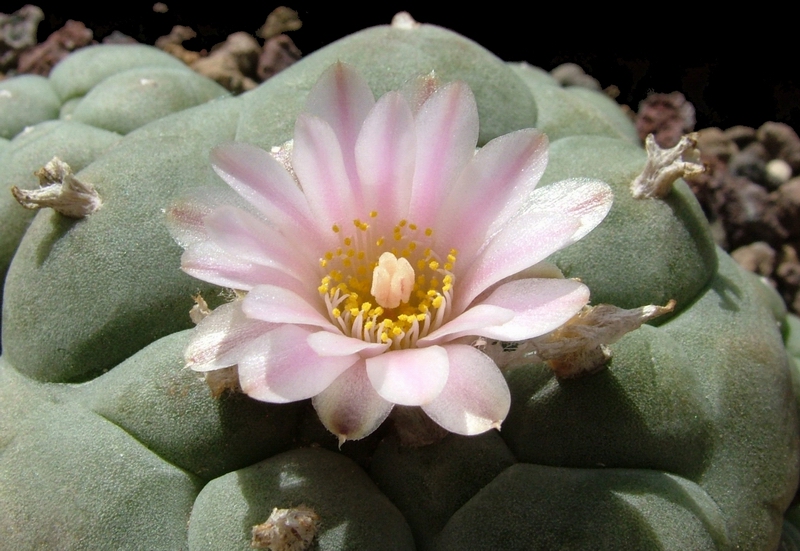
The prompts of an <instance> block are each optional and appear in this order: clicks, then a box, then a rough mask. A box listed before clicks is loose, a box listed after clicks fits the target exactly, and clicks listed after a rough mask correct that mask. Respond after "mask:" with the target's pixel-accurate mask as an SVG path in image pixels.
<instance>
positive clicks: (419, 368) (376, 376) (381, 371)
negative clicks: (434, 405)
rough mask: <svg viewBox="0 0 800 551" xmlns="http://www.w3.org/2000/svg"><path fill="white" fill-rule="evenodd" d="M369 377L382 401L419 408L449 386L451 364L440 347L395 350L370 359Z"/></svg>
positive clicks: (368, 364) (368, 361) (368, 362)
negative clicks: (447, 384)
mask: <svg viewBox="0 0 800 551" xmlns="http://www.w3.org/2000/svg"><path fill="white" fill-rule="evenodd" d="M366 362H367V375H368V376H369V380H370V381H371V382H372V386H373V387H375V390H376V391H377V392H378V394H380V395H381V397H382V398H384V399H386V400H389V401H390V402H392V403H393V404H400V405H403V406H419V405H422V404H427V403H429V402H431V400H433V399H434V398H436V397H437V396H438V395H439V393H440V392H441V391H442V389H443V388H444V385H445V383H446V382H447V374H448V371H449V364H448V360H447V353H446V352H445V350H444V349H443V348H442V347H441V346H429V347H427V348H410V349H405V350H392V351H391V352H385V353H383V354H381V355H380V356H375V357H374V358H368V359H367V360H366Z"/></svg>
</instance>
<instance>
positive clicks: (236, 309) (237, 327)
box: [184, 300, 275, 371]
mask: <svg viewBox="0 0 800 551" xmlns="http://www.w3.org/2000/svg"><path fill="white" fill-rule="evenodd" d="M274 327H275V325H274V324H272V323H266V322H263V321H259V320H254V319H250V318H248V317H246V316H245V315H244V313H243V312H242V303H241V301H238V300H237V301H234V302H229V303H227V304H223V305H222V306H220V307H218V308H216V309H214V311H213V312H211V313H210V314H209V315H208V316H206V317H205V318H204V319H203V320H202V321H201V322H200V323H198V324H197V327H195V329H194V332H193V333H192V339H191V340H190V341H189V344H188V346H187V347H186V351H185V352H184V357H185V358H186V367H189V368H191V369H193V370H195V371H212V370H214V369H221V368H223V367H229V366H232V365H235V364H236V363H238V362H239V356H240V355H241V353H242V351H243V350H244V348H245V347H246V346H247V345H248V344H249V343H250V342H251V341H252V340H253V339H255V338H258V337H259V336H261V335H263V334H264V333H267V332H268V331H270V330H272V329H273V328H274Z"/></svg>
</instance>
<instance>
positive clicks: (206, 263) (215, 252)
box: [181, 241, 317, 300]
mask: <svg viewBox="0 0 800 551" xmlns="http://www.w3.org/2000/svg"><path fill="white" fill-rule="evenodd" d="M181 269H182V270H183V271H184V272H186V273H187V274H189V275H190V276H193V277H196V278H197V279H201V280H203V281H207V282H208V283H213V284H214V285H219V286H221V287H230V288H232V289H240V290H242V291H249V290H250V289H252V288H253V287H255V286H256V285H262V284H269V285H277V286H279V287H284V288H286V289H289V290H291V291H293V292H295V293H298V294H299V295H301V296H304V297H307V300H308V299H309V298H310V297H313V296H315V295H316V294H317V293H316V289H309V286H308V285H305V284H303V283H301V282H300V281H299V280H297V279H295V278H294V277H292V276H290V275H288V274H286V273H285V272H282V271H279V270H276V269H274V268H269V267H267V266H263V265H260V264H255V263H253V262H246V261H244V260H241V259H240V258H237V257H234V256H231V255H229V254H227V253H226V252H225V251H223V250H222V249H221V248H220V247H219V246H217V245H216V244H214V243H212V242H211V241H206V242H204V243H198V244H196V245H192V246H191V247H189V248H188V249H186V252H184V253H183V256H181Z"/></svg>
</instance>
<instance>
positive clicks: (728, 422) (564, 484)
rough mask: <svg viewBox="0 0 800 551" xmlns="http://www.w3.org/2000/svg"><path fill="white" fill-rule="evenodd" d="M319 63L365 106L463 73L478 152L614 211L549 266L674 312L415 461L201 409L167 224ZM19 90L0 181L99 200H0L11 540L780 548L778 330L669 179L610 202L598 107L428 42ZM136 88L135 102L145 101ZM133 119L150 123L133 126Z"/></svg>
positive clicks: (266, 135)
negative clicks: (521, 166) (86, 186)
mask: <svg viewBox="0 0 800 551" xmlns="http://www.w3.org/2000/svg"><path fill="white" fill-rule="evenodd" d="M337 60H341V61H345V62H347V63H350V64H352V65H354V66H355V67H356V68H358V70H359V71H360V72H361V73H362V75H364V77H365V78H366V80H367V81H368V83H369V85H370V86H371V88H372V90H373V91H374V92H375V94H376V96H380V95H382V94H383V93H385V92H386V91H389V90H393V89H398V88H400V87H402V85H403V83H404V82H405V81H406V80H407V79H408V78H409V77H411V76H415V75H418V74H425V73H428V72H430V71H431V70H435V71H436V72H437V74H438V75H439V77H440V78H441V79H442V80H444V81H448V80H454V79H461V80H464V81H466V82H467V83H468V84H469V85H470V87H471V88H472V90H473V92H474V93H475V97H476V100H477V103H478V109H479V114H480V120H481V134H480V140H479V144H480V145H482V144H484V143H486V142H487V141H489V140H490V139H492V138H494V137H496V136H498V135H502V134H505V133H508V132H510V131H513V130H516V129H519V128H527V127H540V128H541V129H542V130H543V131H545V132H547V133H548V134H549V136H550V139H551V142H552V144H551V149H550V164H549V165H548V169H547V172H546V173H545V175H544V177H543V181H542V184H541V185H546V184H547V183H549V182H553V181H557V180H560V179H563V178H566V177H573V176H586V177H596V178H600V179H602V180H604V181H606V182H608V183H609V184H610V185H611V186H612V187H613V188H614V192H615V204H614V207H613V208H612V211H611V213H610V214H609V216H608V217H607V219H606V220H605V221H604V222H603V223H602V224H601V225H600V226H599V227H598V228H597V229H596V230H595V231H594V232H592V233H591V234H590V235H589V236H587V237H586V238H585V239H584V240H582V241H581V242H579V243H577V244H576V245H573V246H571V247H570V248H568V249H566V250H564V251H562V252H560V253H558V254H557V255H556V256H554V257H553V259H552V260H553V261H555V262H556V263H557V264H558V265H559V267H560V268H561V269H562V270H563V271H564V273H565V275H566V276H568V277H579V278H581V279H582V280H583V281H584V282H585V283H587V285H589V287H590V288H591V290H592V298H593V302H594V303H598V302H609V303H613V304H616V305H618V306H621V307H626V308H632V307H636V306H641V305H644V304H651V303H653V304H664V303H666V301H667V300H669V299H676V300H677V303H678V305H677V308H676V311H675V313H674V314H673V315H672V316H671V317H670V318H665V319H658V320H656V322H655V323H656V325H657V326H655V325H647V326H643V327H642V328H641V329H639V330H637V331H635V332H633V333H630V334H629V335H627V336H626V337H624V338H623V339H622V340H620V341H619V342H618V343H616V344H614V345H612V346H611V350H612V352H613V355H614V356H613V359H612V361H611V363H610V364H609V368H608V369H607V370H605V371H602V372H600V373H598V374H596V375H593V376H589V377H585V378H582V379H577V380H558V379H556V378H555V377H554V376H553V375H552V373H551V372H550V370H549V369H548V368H547V367H546V366H544V365H541V364H534V365H528V366H524V367H520V368H517V369H514V370H512V371H510V372H509V373H508V376H507V378H508V383H509V386H510V388H511V392H512V409H511V413H510V414H509V417H508V418H507V420H506V421H505V423H504V425H503V430H502V432H501V433H497V432H491V433H488V434H484V435H481V436H478V437H469V438H468V437H459V436H455V435H450V436H447V437H446V438H445V439H443V440H442V441H440V442H438V443H436V444H432V445H428V446H424V447H409V446H407V445H403V443H402V440H401V439H400V438H398V436H397V435H395V434H394V431H393V429H392V427H391V426H390V425H388V424H387V425H386V426H385V427H383V428H382V429H381V430H379V431H377V432H376V433H374V434H373V435H372V436H370V437H369V438H367V439H365V440H363V441H359V442H353V443H347V444H345V445H344V446H343V448H342V450H341V451H337V448H336V441H335V439H334V437H333V436H332V435H330V434H329V433H327V431H325V429H324V428H323V427H322V426H321V425H320V424H319V421H318V420H317V418H316V415H315V413H314V411H313V410H312V409H311V408H310V407H309V405H308V404H307V403H299V404H289V405H281V406H277V405H270V404H263V403H259V402H255V401H253V400H251V399H248V398H246V397H244V396H242V395H230V394H227V395H224V396H223V397H222V398H218V399H215V398H212V397H211V396H210V393H209V390H208V388H207V386H206V384H205V383H204V382H203V381H202V380H200V379H198V377H197V375H196V374H195V373H193V372H190V371H188V370H185V369H183V354H182V351H183V348H184V347H185V344H186V342H187V340H188V332H186V331H183V330H184V329H186V328H187V327H189V326H190V325H191V323H190V321H189V318H188V314H187V312H188V310H189V308H190V307H191V305H192V298H191V296H192V295H193V294H195V293H197V292H203V294H204V296H206V298H208V299H209V300H212V299H213V300H216V301H217V302H219V301H220V300H223V299H222V298H221V297H220V296H219V290H218V289H213V288H211V287H210V286H207V285H205V284H203V283H201V282H199V281H197V280H194V279H191V278H189V277H188V276H186V275H184V274H183V273H182V272H181V271H180V270H179V264H180V262H179V257H180V252H181V251H180V248H179V247H178V246H177V245H176V244H174V243H173V241H172V240H171V238H170V237H169V235H168V233H167V230H166V227H165V224H164V215H163V209H165V208H166V207H167V206H168V205H169V204H170V203H171V202H172V201H173V200H174V199H175V198H177V197H180V196H182V195H185V194H187V193H191V190H192V189H195V188H198V187H217V188H219V189H220V193H223V192H224V189H223V188H224V186H223V185H222V184H221V182H220V181H219V180H218V178H217V177H216V175H215V174H214V173H213V171H212V170H211V167H210V165H209V163H208V161H207V155H208V151H209V149H210V148H211V147H212V146H214V145H216V144H219V143H222V142H226V141H231V140H235V141H244V142H249V143H253V144H255V145H259V146H261V147H264V148H267V149H268V148H269V147H271V146H273V145H277V144H281V143H283V142H284V141H285V140H287V139H288V138H290V137H291V135H292V130H293V124H294V120H295V118H296V116H297V114H298V112H299V111H300V109H301V108H302V106H303V102H304V99H305V96H306V94H307V93H308V91H309V90H310V88H311V86H312V85H313V84H314V82H316V80H317V78H318V77H319V75H320V74H321V73H322V71H323V70H325V69H326V68H327V67H328V66H329V65H330V64H331V63H333V62H335V61H337ZM162 78H163V79H165V80H164V84H163V85H159V86H155V87H153V86H152V85H151V84H147V83H148V82H149V81H155V82H160V81H159V80H158V79H162ZM19 80H22V79H17V80H11V81H6V82H4V83H1V84H0V90H2V89H4V88H2V87H3V86H7V87H8V88H5V89H7V90H10V93H11V99H14V98H19V97H20V96H17V95H15V94H16V92H15V90H17V89H18V88H19V89H23V88H24V87H30V89H31V90H32V91H31V92H30V94H25V95H24V96H22V97H24V98H27V99H25V101H30V102H31V105H30V106H28V105H25V106H24V108H12V107H10V106H9V107H7V106H5V105H3V106H2V107H3V113H5V112H6V111H7V110H8V109H11V110H12V111H13V113H12V114H9V115H8V116H7V118H2V119H0V120H2V121H3V124H4V125H5V126H3V128H2V129H0V130H2V131H3V132H4V133H3V134H2V135H3V136H4V137H7V138H10V139H11V141H10V142H9V143H4V144H3V145H0V182H2V183H4V184H5V185H6V187H10V186H11V185H17V186H20V187H25V186H26V181H25V180H24V179H25V178H27V179H28V180H30V176H29V175H30V173H32V172H33V171H34V170H36V169H38V168H39V167H41V166H42V165H43V164H44V163H46V162H47V161H49V160H50V158H51V157H53V156H55V155H58V156H59V157H61V158H62V159H64V160H65V161H67V162H68V163H70V165H71V166H72V167H73V169H74V170H75V171H76V172H77V176H78V177H79V178H80V179H82V180H84V181H87V182H90V183H92V184H93V185H94V186H95V187H96V188H97V190H98V192H99V193H100V195H101V197H102V198H103V207H102V208H101V209H100V210H99V211H97V212H96V213H94V214H92V215H90V216H89V217H87V218H85V219H82V220H79V221H75V220H68V219H65V218H64V217H62V216H61V215H59V214H57V213H54V212H52V211H42V212H40V213H39V214H37V215H36V217H35V218H34V219H33V220H32V222H30V225H29V226H28V223H29V221H30V214H29V213H28V211H24V210H23V209H22V208H21V207H19V206H17V205H16V204H11V201H10V200H9V199H8V197H6V198H4V199H1V201H3V203H0V208H1V209H3V210H1V211H0V217H2V220H3V224H4V231H3V236H2V239H3V241H2V242H0V246H1V247H0V260H2V259H5V260H4V262H6V264H7V263H8V262H9V261H10V259H11V256H12V255H14V250H15V249H17V250H16V254H15V255H14V259H13V263H12V265H11V267H10V269H9V270H8V275H7V278H6V281H5V291H4V302H3V321H2V332H3V333H2V339H3V340H2V344H3V356H2V358H0V378H1V379H2V383H1V384H0V448H1V449H2V450H3V452H2V454H0V503H1V504H2V509H3V511H4V515H3V519H2V520H0V541H2V542H4V544H5V545H6V546H7V547H8V548H10V549H34V548H66V549H109V548H142V549H185V548H188V549H191V550H193V551H194V550H200V549H248V548H249V545H250V527H251V526H252V525H254V524H258V523H261V522H264V521H265V520H266V519H267V517H269V516H270V513H271V512H272V510H273V508H276V507H277V508H285V507H296V506H299V505H306V506H309V507H312V508H313V509H314V511H315V512H316V513H317V514H318V515H319V517H320V524H319V531H318V533H317V540H316V541H317V545H318V546H319V548H320V549H383V548H385V549H395V548H396V549H415V548H416V549H443V550H448V549H464V548H474V549H498V548H502V549H553V548H558V547H562V546H570V547H572V548H577V549H603V548H607V549H619V548H630V549H650V548H661V549H676V550H677V549H734V548H740V549H765V550H766V549H774V548H775V547H776V546H777V545H778V543H779V539H780V536H781V529H782V524H783V513H784V511H785V510H786V509H787V507H788V506H789V503H790V501H791V499H792V497H793V496H794V492H795V488H796V485H797V476H798V426H797V405H796V400H795V397H794V394H793V393H792V382H791V376H790V369H789V360H788V359H787V355H786V352H785V349H784V346H783V343H782V340H781V333H780V331H779V324H782V323H785V319H784V317H785V312H783V311H781V310H780V308H775V307H774V302H773V301H774V296H773V295H771V294H770V291H769V290H768V289H767V288H766V287H764V286H763V285H762V284H761V283H760V282H759V281H758V280H756V279H755V278H753V277H751V276H750V275H748V274H746V273H744V272H743V271H741V270H740V269H739V268H738V267H737V266H736V265H735V264H734V263H733V262H732V261H731V260H730V259H729V257H728V256H727V255H725V253H722V252H719V251H717V250H715V248H714V246H713V242H712V240H711V236H710V233H709V231H708V229H707V226H706V224H705V221H704V218H703V214H702V212H701V210H700V208H699V206H698V205H697V203H696V201H695V200H694V198H693V196H692V195H691V193H690V191H689V190H688V188H687V187H686V186H685V184H683V183H682V182H680V181H679V182H677V183H676V185H675V188H674V190H673V191H672V192H671V193H670V195H668V196H667V197H666V198H664V199H663V200H661V199H645V200H634V199H633V198H632V197H631V196H630V191H629V188H628V186H629V184H630V182H631V180H632V179H633V178H634V177H635V176H636V175H637V174H638V172H640V171H641V169H642V167H643V165H644V162H645V158H646V155H645V153H644V151H643V150H642V149H641V148H640V147H639V146H638V144H637V142H636V134H635V132H634V130H633V129H632V127H631V125H630V124H629V123H628V122H627V121H626V120H625V118H624V117H623V116H621V114H620V112H619V111H618V109H617V107H616V105H615V104H614V103H613V102H611V101H610V100H608V99H607V98H605V97H604V96H602V95H599V94H597V93H593V92H587V91H585V90H576V89H562V88H560V87H559V86H558V85H557V84H556V83H555V82H552V81H550V80H548V77H546V76H544V74H543V72H541V71H540V70H538V69H536V68H533V67H529V66H525V65H517V64H506V63H503V62H502V61H501V60H499V59H497V58H496V57H494V56H493V55H492V54H491V53H489V52H487V51H486V50H484V49H483V48H481V47H480V46H478V45H477V44H475V43H473V42H471V41H469V40H467V39H465V38H463V37H460V36H458V35H456V34H454V33H451V32H449V31H446V30H444V29H441V28H438V27H434V26H427V25H423V26H419V27H416V28H410V29H403V28H395V27H388V26H387V27H376V28H373V29H368V30H366V31H363V32H360V33H357V34H355V35H352V36H350V37H347V38H345V39H342V40H340V41H339V42H337V43H335V44H332V45H331V46H328V47H327V48H325V49H323V50H320V51H319V52H317V53H315V54H314V55H312V56H309V57H308V58H306V59H304V60H303V61H301V62H299V63H297V64H296V65H294V66H292V67H291V68H289V69H287V70H286V71H284V72H282V73H280V74H279V75H277V76H276V77H274V78H272V79H270V80H269V81H267V82H266V83H265V84H263V85H262V86H260V87H259V88H258V89H256V90H254V91H252V92H250V93H247V94H244V95H242V96H239V97H235V98H227V99H222V100H216V101H208V100H212V99H214V98H217V97H220V96H225V95H227V93H226V92H224V91H223V90H222V89H221V88H219V87H217V86H216V85H215V84H214V83H212V82H211V81H207V80H205V79H203V78H202V77H199V76H197V75H194V74H193V73H191V72H190V71H189V70H188V69H185V68H183V67H182V66H181V65H180V63H179V62H177V61H175V60H173V59H172V58H169V57H168V56H165V54H162V53H160V52H157V51H155V50H152V49H148V48H145V47H134V46H124V47H114V46H97V47H94V48H90V49H86V50H83V51H82V52H79V53H76V54H73V55H72V56H70V57H69V58H67V59H66V60H65V61H64V62H62V64H60V65H59V66H58V67H57V68H56V69H55V70H54V71H53V74H52V75H51V77H50V78H49V79H46V80H45V79H33V80H30V79H24V81H23V82H18V81H19ZM143 81H145V84H143ZM137 83H138V84H137ZM14 87H18V88H14ZM143 87H144V88H145V89H146V90H147V91H148V93H150V92H152V94H153V97H154V99H153V100H143V99H141V98H140V96H139V94H140V92H141V91H142V89H143ZM25 89H26V88H25ZM48 90H49V91H48ZM161 94H163V95H161ZM6 96H8V94H6ZM79 97H82V99H75V98H79ZM6 99H9V98H7V97H6ZM0 101H4V100H3V98H2V97H0ZM18 101H20V102H21V101H22V100H18ZM207 101H208V102H207ZM153 102H155V104H156V105H158V106H160V107H159V109H156V108H149V107H148V108H145V107H144V106H149V105H153ZM198 104H202V105H198ZM194 105H196V106H195V107H192V106H194ZM139 106H141V107H139ZM131 107H134V108H133V109H132V108H131ZM188 107H192V108H191V109H185V108H188ZM184 109H185V110H184ZM21 113H25V116H28V115H29V117H30V118H24V117H23V119H20V117H21V116H22V115H21ZM59 113H60V114H61V115H60V116H61V117H62V119H61V120H58V121H54V120H50V119H55V118H56V117H57V116H59ZM169 113H173V114H171V115H169V116H167V115H168V114H169ZM69 114H71V116H72V120H64V119H66V118H67V117H69V116H70V115H69ZM12 115H13V116H12ZM2 116H3V117H5V116H6V115H2ZM20 120H22V122H20ZM42 121H45V122H42ZM47 121H49V122H47ZM146 123H147V124H146ZM27 125H35V126H34V127H33V129H32V130H30V131H27V132H20V130H21V128H22V127H23V126H27ZM122 134H125V136H124V137H122ZM38 136H41V138H37V137H38ZM34 138H36V139H34ZM60 148H63V152H62V149H60ZM70 155H74V157H70ZM34 182H35V180H33V182H31V183H29V184H27V185H28V186H30V185H31V184H32V183H34ZM6 227H9V228H12V230H11V231H8V232H7V231H6ZM13 228H17V229H13ZM17 244H19V245H18V248H17ZM0 266H2V267H3V269H4V270H5V268H4V266H5V265H4V264H0ZM789 327H790V328H791V327H792V325H791V322H790V325H789ZM789 334H790V335H791V334H792V333H791V331H790V333H789ZM326 448H327V449H326ZM791 518H793V517H792V516H791V514H790V520H791ZM791 530H792V528H791V527H790V528H787V534H788V535H787V538H786V539H785V540H784V542H786V541H790V536H791V533H790V532H791Z"/></svg>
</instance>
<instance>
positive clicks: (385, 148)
mask: <svg viewBox="0 0 800 551" xmlns="http://www.w3.org/2000/svg"><path fill="white" fill-rule="evenodd" d="M415 152H416V134H415V128H414V116H413V115H412V114H411V108H410V107H409V106H408V103H407V102H406V100H405V98H403V96H402V95H400V94H399V93H397V92H389V93H388V94H386V95H385V96H383V97H382V98H381V99H380V100H379V101H378V103H377V104H376V105H375V107H374V108H373V109H372V111H371V112H370V114H369V116H368V117H367V119H366V120H365V121H364V126H363V128H362V129H361V133H360V134H359V135H358V141H357V142H356V164H357V166H358V175H359V178H360V180H361V185H362V187H363V191H364V205H365V209H366V210H367V211H372V210H375V211H378V212H379V214H380V217H381V219H382V220H386V221H387V222H388V223H389V224H392V225H394V224H396V223H397V222H398V221H399V220H401V219H402V218H405V217H406V216H408V205H409V201H410V198H411V185H410V184H411V181H412V179H413V177H414V159H415V155H416V153H415Z"/></svg>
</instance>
